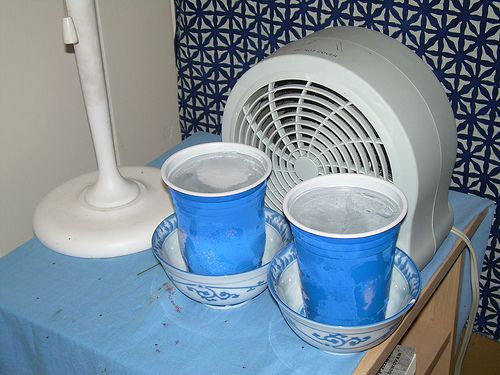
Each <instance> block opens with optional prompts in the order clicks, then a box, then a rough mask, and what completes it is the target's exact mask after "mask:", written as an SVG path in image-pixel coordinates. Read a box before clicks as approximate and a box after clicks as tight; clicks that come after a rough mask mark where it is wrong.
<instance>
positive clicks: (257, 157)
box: [161, 142, 271, 276]
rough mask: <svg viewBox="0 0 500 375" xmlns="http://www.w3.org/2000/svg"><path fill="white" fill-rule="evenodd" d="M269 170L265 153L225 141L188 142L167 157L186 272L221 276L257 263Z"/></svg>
mask: <svg viewBox="0 0 500 375" xmlns="http://www.w3.org/2000/svg"><path fill="white" fill-rule="evenodd" d="M270 173H271V160H270V159H269V158H268V157H267V155H266V154H265V153H264V152H262V151H260V150H258V149H256V148H254V147H251V146H247V145H242V144H237V143H229V142H214V143H205V144H201V145H196V146H192V147H189V148H186V149H184V150H181V151H179V152H177V153H175V154H174V155H172V156H171V157H170V158H168V159H167V160H166V161H165V163H164V164H163V166H162V169H161V174H162V178H163V180H164V181H165V183H166V184H167V185H168V187H169V192H170V196H171V198H172V203H173V205H174V209H175V214H176V217H177V226H178V231H177V233H178V236H179V246H180V248H181V251H182V253H183V256H184V258H185V261H186V264H187V265H188V267H189V270H190V272H193V273H197V274H200V275H210V276H220V275H230V274H236V273H242V272H247V271H250V270H252V269H255V268H257V267H259V266H260V264H261V260H262V255H263V253H264V248H265V241H266V233H265V218H264V199H265V193H266V185H267V178H268V177H269V175H270Z"/></svg>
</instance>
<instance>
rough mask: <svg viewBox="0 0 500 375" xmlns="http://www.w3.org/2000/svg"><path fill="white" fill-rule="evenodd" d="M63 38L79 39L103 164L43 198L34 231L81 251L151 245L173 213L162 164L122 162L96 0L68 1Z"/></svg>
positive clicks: (119, 251) (48, 241) (103, 253)
mask: <svg viewBox="0 0 500 375" xmlns="http://www.w3.org/2000/svg"><path fill="white" fill-rule="evenodd" d="M66 6H67V12H68V17H65V18H64V20H63V37H64V41H65V43H66V44H74V49H75V56H76V62H77V67H78V73H79V76H80V83H81V87H82V92H83V98H84V102H85V108H86V110H87V116H88V120H89V124H90V130H91V133H92V139H93V142H94V149H95V153H96V159H97V167H98V171H97V172H94V173H90V174H86V175H83V176H80V177H77V178H75V179H73V180H70V181H68V182H66V183H65V184H63V185H61V186H59V187H58V188H56V189H54V190H53V191H52V192H50V193H49V194H48V195H47V196H46V197H44V199H43V200H42V201H41V202H40V204H39V205H38V207H37V209H36V211H35V216H34V223H33V226H34V231H35V234H36V235H37V236H38V238H39V239H40V240H41V241H42V242H43V243H44V244H45V245H46V246H47V247H49V248H51V249H53V250H55V251H58V252H61V253H64V254H67V255H73V256H78V257H88V258H101V257H111V256H118V255H125V254H130V253H134V252H137V251H141V250H145V249H147V248H149V247H150V246H151V245H150V241H151V235H152V233H153V231H154V229H155V227H156V225H158V224H159V223H160V221H161V220H162V219H164V218H165V217H166V216H168V215H169V214H171V213H172V212H173V209H172V204H171V202H170V198H169V196H168V193H167V191H166V188H165V187H164V185H163V183H162V180H161V177H160V173H159V170H158V169H155V168H149V167H125V168H120V169H119V168H118V167H117V163H116V157H115V152H114V147H113V135H112V131H111V120H110V112H109V105H108V97H107V91H106V84H105V79H104V68H103V61H102V53H101V46H100V39H99V30H98V26H97V17H96V10H95V3H94V1H93V0H66Z"/></svg>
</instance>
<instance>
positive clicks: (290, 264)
mask: <svg viewBox="0 0 500 375" xmlns="http://www.w3.org/2000/svg"><path fill="white" fill-rule="evenodd" d="M296 259H297V255H296V252H295V247H294V245H293V244H290V245H288V246H286V247H285V248H284V249H282V250H281V251H280V252H279V253H278V254H277V255H276V256H275V258H274V259H273V261H272V262H271V267H270V268H269V274H268V285H269V290H270V292H271V295H272V296H273V298H274V299H275V300H276V301H277V303H278V306H279V308H280V310H281V312H282V314H283V317H284V318H285V320H286V322H287V323H288V325H289V326H290V328H291V329H292V330H293V331H294V332H295V333H296V334H297V335H298V336H299V337H300V338H301V339H303V340H304V341H305V342H307V343H308V344H310V345H312V346H314V347H316V348H318V349H320V350H323V351H326V352H332V353H353V352H359V351H363V350H367V349H370V348H372V347H374V346H376V345H378V344H380V343H381V342H382V341H384V339H386V338H387V337H388V336H389V335H390V334H391V333H392V332H394V330H395V329H396V328H397V326H398V325H399V323H400V322H401V320H402V319H403V317H404V315H405V313H406V312H407V311H408V310H409V309H410V308H411V307H412V306H413V305H414V303H415V301H416V300H417V298H418V296H419V294H420V288H421V282H420V273H419V271H418V268H417V267H416V265H415V264H414V263H413V261H412V260H411V258H410V257H409V256H408V255H406V253H404V252H403V251H401V250H399V249H396V253H395V256H394V266H393V271H392V280H391V292H390V296H389V305H388V307H387V311H386V317H385V319H384V320H382V321H380V322H377V323H374V324H368V325H363V326H333V325H328V324H322V323H318V322H315V321H313V320H310V319H308V318H307V317H306V316H305V313H304V306H303V299H302V293H301V287H300V280H299V271H298V265H297V261H296Z"/></svg>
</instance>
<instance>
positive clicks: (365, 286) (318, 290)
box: [283, 173, 408, 326]
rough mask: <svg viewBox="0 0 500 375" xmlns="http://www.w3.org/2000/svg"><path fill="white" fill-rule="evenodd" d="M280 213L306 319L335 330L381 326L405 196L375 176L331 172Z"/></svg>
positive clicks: (288, 199)
mask: <svg viewBox="0 0 500 375" xmlns="http://www.w3.org/2000/svg"><path fill="white" fill-rule="evenodd" d="M283 208H284V213H285V216H286V217H287V218H288V220H289V221H290V222H291V228H292V233H293V236H294V241H295V247H296V250H297V261H298V266H299V274H300V282H301V285H302V295H303V298H304V308H305V313H306V315H307V317H308V318H309V319H312V320H314V321H317V322H319V323H325V324H330V325H336V326H358V325H365V324H372V323H376V322H378V321H381V320H383V319H384V316H385V310H386V307H387V302H388V299H389V288H390V281H391V273H392V267H393V258H394V253H395V249H396V241H397V236H398V233H399V227H400V225H401V222H402V220H403V219H404V217H405V215H406V213H407V210H408V204H407V201H406V198H405V196H404V194H403V193H402V192H401V191H400V190H399V189H398V188H397V187H396V186H395V185H394V184H392V183H390V182H387V181H384V180H382V179H380V178H376V177H370V176H365V175H360V174H347V173H344V174H332V175H326V176H320V177H316V178H313V179H310V180H307V181H305V182H302V183H300V184H299V185H297V186H295V187H294V188H293V189H291V190H290V191H289V192H288V194H287V195H286V196H285V199H284V201H283Z"/></svg>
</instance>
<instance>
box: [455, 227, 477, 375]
mask: <svg viewBox="0 0 500 375" xmlns="http://www.w3.org/2000/svg"><path fill="white" fill-rule="evenodd" d="M451 233H453V234H455V235H457V236H458V237H460V238H461V239H462V240H463V241H464V242H465V244H466V245H467V249H468V250H469V254H470V283H471V288H472V305H471V309H470V313H469V318H468V319H467V328H466V329H465V333H464V337H463V339H462V343H461V344H460V348H459V350H458V354H457V360H456V363H455V375H460V372H461V371H462V363H463V360H464V357H465V351H466V350H467V346H468V345H469V340H470V337H471V334H472V328H473V326H474V319H475V318H476V314H477V310H478V307H479V273H478V271H477V258H476V253H475V251H474V248H473V246H472V242H471V240H470V239H469V238H468V237H467V236H466V235H465V233H464V232H462V231H461V230H460V229H458V228H455V227H453V228H451Z"/></svg>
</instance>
